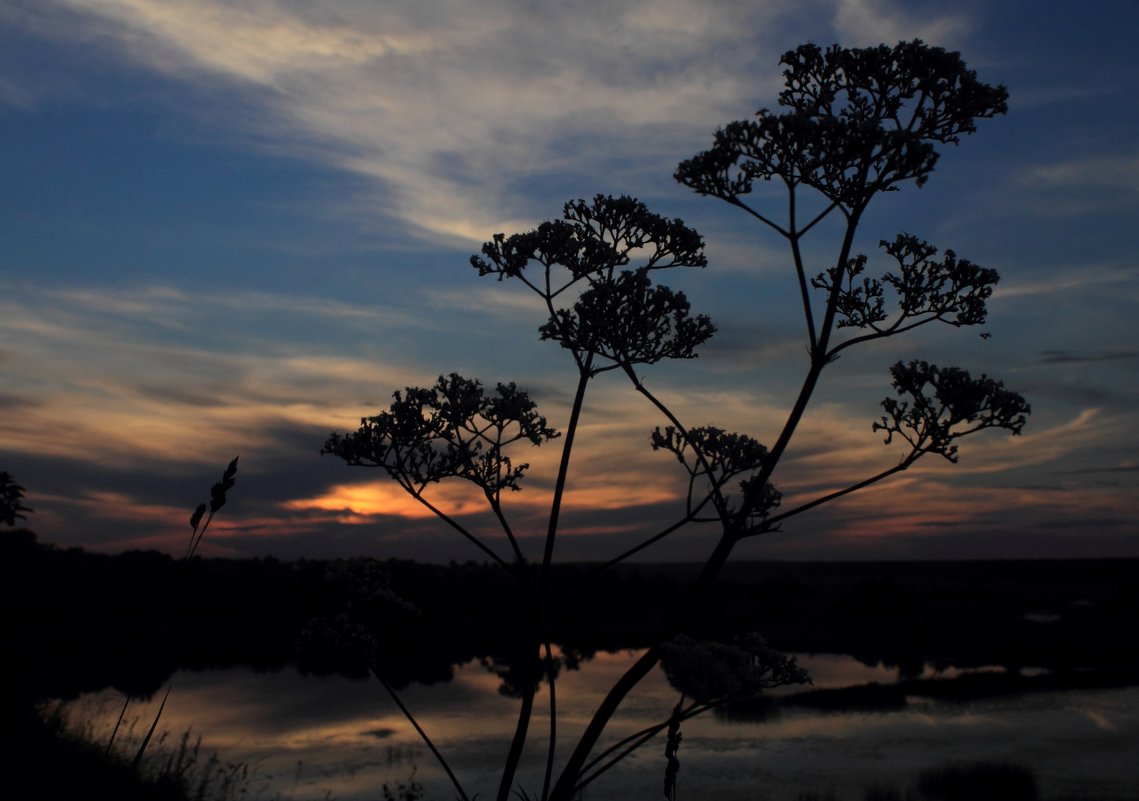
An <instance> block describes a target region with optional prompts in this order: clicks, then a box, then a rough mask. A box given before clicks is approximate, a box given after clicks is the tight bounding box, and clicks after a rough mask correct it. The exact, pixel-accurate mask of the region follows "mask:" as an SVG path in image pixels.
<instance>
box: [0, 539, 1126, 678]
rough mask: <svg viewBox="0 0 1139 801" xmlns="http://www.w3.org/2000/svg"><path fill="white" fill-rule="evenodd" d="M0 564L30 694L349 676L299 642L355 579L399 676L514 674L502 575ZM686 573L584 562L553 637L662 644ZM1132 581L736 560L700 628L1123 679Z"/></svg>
mask: <svg viewBox="0 0 1139 801" xmlns="http://www.w3.org/2000/svg"><path fill="white" fill-rule="evenodd" d="M0 557H2V562H0V565H2V567H0V579H2V581H3V584H2V586H3V590H2V592H3V593H4V600H5V601H6V602H7V604H8V608H9V609H14V610H17V614H16V616H15V617H16V620H15V623H14V626H13V631H12V633H11V636H10V642H11V644H12V645H13V646H14V647H13V648H11V649H9V650H10V653H13V654H16V655H17V656H16V657H15V658H14V660H13V661H14V662H15V663H16V664H15V667H16V669H17V674H18V675H20V676H22V677H23V679H24V681H22V682H20V683H21V684H22V685H23V687H24V691H25V692H26V693H27V695H25V700H34V699H36V698H40V699H42V698H52V697H64V698H66V697H73V696H74V695H75V694H77V693H79V692H85V691H90V690H94V689H101V688H103V687H107V686H114V687H118V688H119V689H122V690H124V691H128V692H131V693H133V694H137V695H147V694H149V693H151V692H153V691H154V690H156V689H157V688H158V687H159V686H161V685H162V684H163V683H164V681H165V679H166V677H168V676H169V675H170V674H171V673H172V672H173V671H174V670H176V669H178V668H191V669H195V668H209V667H225V666H230V665H241V664H244V665H249V666H251V667H253V668H254V669H258V670H273V669H279V668H283V667H286V666H288V665H299V666H300V667H301V668H302V669H303V670H308V671H313V672H342V673H346V674H352V673H359V672H361V670H362V667H361V665H360V664H358V663H357V664H353V659H352V654H351V653H350V649H349V651H347V652H343V653H338V652H337V651H336V649H335V648H332V649H330V648H325V647H323V645H322V644H321V642H319V641H318V642H317V643H316V645H317V646H318V647H315V648H314V647H309V648H307V649H306V648H303V647H302V648H298V643H303V642H304V641H305V640H306V637H307V639H308V640H310V646H311V645H312V642H311V640H312V639H313V638H312V636H311V635H312V632H313V629H314V622H319V621H322V620H325V621H327V620H334V619H335V618H336V617H337V615H339V614H340V613H341V612H342V611H343V609H344V606H345V603H346V602H347V601H348V600H350V598H349V596H350V595H351V594H352V593H353V592H357V593H358V592H359V591H360V587H359V586H356V585H358V584H359V583H360V582H361V581H366V582H376V581H378V582H380V584H382V585H383V592H382V593H381V594H380V595H382V599H381V601H380V602H379V606H377V607H376V608H375V609H374V610H373V611H374V612H375V616H376V617H378V618H382V619H383V620H384V625H383V627H382V629H381V630H379V632H378V634H379V636H381V637H382V638H383V639H384V641H385V642H386V643H387V644H388V645H389V647H388V648H387V649H386V654H387V658H388V659H389V663H390V667H391V669H392V671H393V675H394V678H395V679H396V680H397V681H400V682H402V681H445V680H447V679H448V678H449V677H450V675H451V668H452V666H453V665H455V664H460V663H462V662H466V661H469V660H470V659H477V658H486V657H491V658H495V659H498V660H500V661H509V653H510V650H511V642H510V640H511V637H510V630H511V626H510V625H509V624H510V622H511V621H512V620H515V619H516V614H517V609H518V604H519V602H520V598H519V595H518V592H517V591H516V590H514V589H512V588H511V586H510V585H509V583H508V582H505V581H503V580H502V574H501V572H500V571H498V570H497V569H496V568H494V567H493V566H488V565H480V564H475V563H465V564H455V563H452V564H450V565H427V564H421V563H415V562H406V561H395V560H391V561H383V562H380V561H376V560H363V559H362V560H348V561H335V562H324V561H318V560H300V561H295V562H282V561H278V560H275V559H250V560H226V559H194V560H192V561H191V562H184V561H181V560H177V559H173V558H171V557H169V556H165V555H162V554H158V553H152V552H131V553H125V554H121V555H117V556H108V555H103V554H93V553H88V552H85V551H81V550H78V549H70V550H60V549H56V548H53V547H51V546H46V545H40V544H36V543H34V541H33V542H28V541H27V540H25V541H23V542H22V543H21V542H19V541H18V540H7V541H5V542H4V545H3V549H2V553H0ZM695 569H696V566H694V565H676V564H665V565H642V564H633V565H627V566H623V567H620V568H618V569H615V570H613V571H609V572H607V573H604V574H601V576H599V577H597V578H595V579H593V580H591V581H588V582H586V583H584V584H582V580H583V579H584V578H585V577H587V576H588V575H589V573H590V571H591V566H587V565H565V566H561V567H559V568H558V570H557V573H556V581H557V582H558V586H559V587H561V588H563V589H564V590H565V592H566V593H567V596H566V603H565V604H564V606H565V608H566V612H565V614H563V615H561V616H560V617H559V618H558V619H557V620H556V622H555V623H556V630H555V631H554V632H552V634H551V636H552V639H553V640H554V641H556V642H558V643H560V644H562V645H563V646H564V647H565V648H566V649H567V650H568V651H569V652H570V653H571V654H572V658H571V661H572V660H573V659H581V660H585V659H588V658H590V657H591V656H592V654H593V653H596V652H597V651H603V650H619V649H623V648H635V647H642V646H645V645H648V644H650V643H652V642H655V641H657V640H658V639H659V638H660V637H661V636H662V635H663V633H664V632H665V629H666V623H667V621H668V619H669V618H670V615H671V610H672V609H673V607H674V606H675V604H676V602H677V599H678V598H681V597H683V588H684V585H685V580H686V579H687V578H688V577H689V576H690V575H691V574H692V572H693V571H694V570H695ZM1136 576H1139V559H1127V560H1121V559H1102V560H1070V561H1068V560H1063V561H1057V560H1040V561H983V562H967V561H954V562H933V561H922V562H830V563H800V562H741V563H736V564H731V565H729V566H728V567H727V569H726V570H725V572H724V575H723V578H722V580H721V581H720V582H719V584H718V589H719V592H717V593H716V594H715V595H716V597H715V598H714V600H713V601H712V603H710V604H709V606H708V607H707V609H706V612H705V614H703V615H702V616H701V618H702V620H703V621H704V629H705V630H704V631H701V632H699V634H701V635H702V636H708V637H726V636H730V635H731V634H734V633H739V632H742V631H745V630H754V631H758V632H759V633H761V634H763V635H764V636H765V637H766V638H767V639H768V641H769V642H771V644H772V645H774V646H775V647H776V648H779V649H781V650H783V651H786V652H797V653H804V652H806V653H841V654H850V655H853V656H854V657H855V658H857V659H859V660H861V661H863V662H865V663H866V664H870V665H876V664H879V663H885V664H886V665H887V666H896V667H897V668H898V669H899V673H900V676H901V679H902V680H903V681H906V680H915V679H916V678H917V677H918V676H920V674H921V671H922V670H923V669H924V668H925V666H926V665H933V666H935V667H939V666H940V667H948V666H953V667H957V668H974V667H979V666H982V665H1000V666H1003V667H1004V668H1005V669H1006V671H1007V673H1008V674H1009V675H1010V676H1014V675H1015V674H1016V673H1017V672H1018V671H1019V670H1020V668H1023V667H1034V668H1041V669H1044V670H1045V671H1047V672H1048V673H1049V674H1050V675H1052V676H1064V675H1076V674H1077V673H1078V672H1081V671H1082V672H1084V673H1087V672H1089V671H1091V672H1095V673H1098V674H1102V675H1104V676H1108V675H1111V676H1116V677H1124V678H1123V679H1120V680H1122V681H1124V682H1125V683H1130V679H1129V678H1127V677H1131V676H1135V675H1139V638H1136V637H1134V635H1133V634H1132V633H1131V632H1133V625H1134V620H1135V619H1136V618H1137V617H1139V582H1136V581H1135V580H1134V577H1136ZM345 577H347V580H346V579H345ZM573 588H576V589H573ZM373 589H374V588H373ZM375 597H376V595H375V593H373V599H374V598H375ZM357 608H359V603H358V602H357ZM456 610H457V612H456ZM317 628H319V626H317ZM306 632H307V634H306ZM317 639H318V640H319V638H317ZM569 667H571V668H572V665H570V666H569ZM1055 680H1057V679H1053V681H1055ZM985 681H990V682H992V681H993V680H992V679H986V680H985ZM1005 681H1011V680H1008V679H1006V680H1005ZM1038 683H1041V686H1043V682H1038ZM960 686H964V685H960ZM1024 686H1026V687H1030V686H1031V683H1029V684H1026V685H1024ZM815 692H820V691H815Z"/></svg>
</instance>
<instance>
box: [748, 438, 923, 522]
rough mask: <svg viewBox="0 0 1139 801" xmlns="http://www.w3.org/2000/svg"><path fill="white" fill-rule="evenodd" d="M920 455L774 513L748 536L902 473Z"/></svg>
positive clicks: (919, 452) (913, 454) (912, 456)
mask: <svg viewBox="0 0 1139 801" xmlns="http://www.w3.org/2000/svg"><path fill="white" fill-rule="evenodd" d="M920 455H921V451H914V452H913V453H911V454H910V455H909V456H907V457H906V458H905V459H903V460H902V461H901V462H899V463H898V464H896V465H894V466H893V467H891V468H889V469H887V470H883V471H882V472H881V473H878V474H877V475H874V476H871V477H870V478H867V479H865V480H863V481H859V482H858V483H857V484H851V485H850V486H849V487H846V488H845V489H841V490H836V491H834V492H831V493H828V494H826V495H823V496H822V497H820V498H816V499H815V500H813V501H811V502H809V503H805V504H802V505H801V506H796V507H795V508H794V509H791V510H790V511H787V512H782V513H780V514H777V515H773V516H771V517H769V518H767V519H766V520H764V521H763V528H762V529H761V530H760V531H756V532H748V534H747V535H746V536H751V535H752V534H753V533H755V534H761V533H763V531H765V530H770V528H771V526H774V525H777V524H778V523H780V522H781V521H783V520H786V519H787V518H789V517H794V516H795V515H798V514H802V513H803V512H806V511H807V510H808V509H814V508H815V507H816V506H822V505H823V504H824V503H829V502H830V501H833V500H837V499H838V498H841V497H843V496H844V495H850V494H851V493H852V492H858V490H860V489H865V488H866V487H869V486H870V485H871V484H876V483H878V482H879V481H881V480H882V479H884V478H889V477H890V476H892V475H894V474H895V473H900V472H902V471H903V470H906V469H908V468H909V467H910V465H912V464H913V463H914V462H916V461H917V459H918V457H919V456H920Z"/></svg>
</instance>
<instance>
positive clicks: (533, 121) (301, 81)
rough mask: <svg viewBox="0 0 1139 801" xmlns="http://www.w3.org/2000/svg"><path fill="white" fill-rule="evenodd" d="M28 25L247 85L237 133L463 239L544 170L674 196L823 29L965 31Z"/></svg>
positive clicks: (207, 84)
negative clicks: (349, 177)
mask: <svg viewBox="0 0 1139 801" xmlns="http://www.w3.org/2000/svg"><path fill="white" fill-rule="evenodd" d="M58 9H66V10H68V11H69V12H70V13H68V14H58V13H53V12H55V11H56V10H58ZM13 16H14V17H15V18H16V19H18V20H19V21H20V22H21V24H23V25H24V26H25V27H27V28H30V29H34V30H37V31H38V32H39V33H41V35H45V36H53V37H61V36H63V37H71V38H73V39H77V40H79V41H83V42H86V43H89V44H90V45H91V46H94V47H98V48H101V49H103V50H105V51H108V52H111V53H113V54H115V55H117V56H120V57H123V58H126V59H128V60H130V61H131V62H133V63H136V64H140V65H142V66H143V67H145V68H146V69H149V70H152V71H154V72H156V73H158V74H161V75H165V76H167V77H170V78H173V79H175V80H177V81H181V82H187V83H190V84H193V85H196V86H199V87H201V88H202V89H203V90H204V92H205V94H206V96H208V93H209V91H210V90H211V89H224V88H236V89H238V90H240V91H242V92H243V93H244V94H245V98H246V104H247V109H246V111H245V112H244V113H243V114H241V115H240V116H239V117H237V118H233V117H232V116H231V117H230V120H229V121H230V123H231V124H233V125H236V126H238V127H239V129H241V130H242V131H243V133H244V135H245V136H246V137H247V138H248V139H249V141H250V142H251V143H253V144H260V145H261V146H269V147H273V148H276V149H283V150H284V151H285V152H289V151H292V152H295V153H298V154H303V155H304V157H306V158H318V159H320V160H323V161H324V162H325V163H327V164H330V165H332V166H335V167H338V168H340V169H343V170H346V171H348V172H351V173H353V174H356V175H359V176H363V177H365V178H366V179H368V180H369V181H371V182H372V183H373V185H374V186H375V191H373V192H371V193H369V194H368V196H367V197H364V198H360V201H361V202H362V203H363V204H364V205H365V206H370V207H371V208H373V209H374V210H375V212H376V214H377V215H379V216H381V217H386V218H388V219H391V220H397V221H400V223H402V224H403V225H406V226H409V227H410V228H411V229H412V230H413V231H416V232H417V233H418V235H419V236H421V237H423V238H426V239H429V240H433V241H437V242H449V243H452V244H454V243H461V244H463V245H469V244H471V243H477V242H480V241H482V240H483V239H485V238H486V237H487V236H488V234H489V233H493V232H494V231H498V230H516V229H519V228H523V227H527V226H528V225H529V224H531V223H532V222H533V221H534V220H535V219H536V218H537V219H540V216H539V215H535V213H534V211H533V209H532V208H531V206H530V204H529V203H528V199H529V198H530V197H532V189H531V188H530V187H531V185H532V184H534V183H535V182H541V181H542V180H543V179H544V178H546V177H549V176H569V175H579V176H589V177H590V178H591V180H592V181H593V182H596V183H597V185H598V186H599V187H600V188H604V187H606V186H609V185H610V184H611V182H612V178H613V176H614V175H615V174H624V175H626V176H628V175H632V174H635V173H636V172H637V171H638V170H641V169H643V168H644V165H645V164H647V163H652V162H653V161H659V163H660V164H661V165H662V167H661V172H660V176H661V178H660V179H657V180H656V182H655V185H656V186H660V185H662V184H667V175H668V172H669V170H670V165H672V164H674V163H675V162H676V160H677V158H678V157H684V156H687V155H690V153H689V151H690V150H691V149H692V147H693V143H694V142H697V143H698V142H703V141H704V140H705V139H706V138H707V136H708V134H709V133H710V123H709V121H710V120H712V121H727V120H729V119H733V118H735V117H738V116H741V115H743V114H746V113H748V111H750V110H751V109H752V108H753V107H755V106H757V105H759V104H763V103H770V102H771V95H773V94H774V91H775V89H776V87H777V84H776V82H777V81H778V71H777V70H775V69H773V67H774V66H775V62H776V60H777V58H778V55H779V54H780V53H781V52H782V51H783V50H785V49H786V48H787V47H788V46H790V45H789V42H790V43H791V44H793V43H794V42H795V41H796V39H797V38H799V37H803V38H813V37H814V36H817V31H818V30H819V27H820V26H819V21H818V20H819V19H820V18H821V19H827V18H828V17H830V19H831V24H830V26H829V28H830V30H831V31H833V35H834V36H835V37H836V38H839V39H843V40H849V41H848V43H862V41H861V40H863V39H866V40H873V41H875V42H877V41H890V40H897V39H901V38H913V37H914V36H924V37H927V38H931V39H936V40H937V41H939V42H942V43H946V42H949V43H951V42H952V41H953V40H954V39H955V37H959V36H960V34H961V32H962V31H963V30H964V29H965V23H964V21H963V17H961V16H960V15H955V14H947V13H944V12H943V11H940V10H926V11H923V12H915V11H912V10H907V9H906V8H905V7H904V6H903V5H900V4H897V3H890V2H884V0H874V1H873V2H871V0H841V2H838V3H837V4H832V3H830V2H825V1H824V0H815V2H811V3H808V4H807V6H806V7H805V6H804V5H803V4H802V3H790V2H785V1H783V0H781V1H780V2H767V3H762V4H759V3H752V4H740V3H734V2H728V1H727V0H716V1H715V2H695V0H670V2H667V3H661V2H655V1H650V0H624V2H620V3H611V4H605V5H603V6H596V5H591V6H589V9H588V13H582V8H580V7H579V6H578V4H573V3H570V4H541V5H537V6H535V5H533V4H528V3H520V2H514V0H496V1H495V2H492V3H481V4H479V5H478V6H477V7H475V6H472V5H470V4H469V3H461V2H454V0H439V1H438V2H432V3H411V2H394V3H384V4H382V5H377V4H371V3H362V2H352V3H341V4H337V5H335V6H329V5H327V4H319V5H317V4H296V3H290V2H285V0H261V2H258V3H256V4H254V5H248V4H236V3H230V2H225V0H202V2H196V3H168V2H160V0H116V1H115V2H108V1H105V0H97V1H96V2H89V1H88V0H52V2H51V3H50V4H43V5H41V6H40V7H38V8H37V7H33V6H27V7H25V9H24V13H23V14H22V15H13ZM808 17H809V18H810V24H809V25H807V24H806V23H805V21H804V20H805V19H806V18H808ZM49 20H50V24H49ZM823 27H824V28H826V27H828V26H826V25H824V26H823ZM810 31H813V32H815V33H809V32H810ZM760 68H762V69H760ZM756 75H761V76H768V77H767V78H761V80H760V83H758V84H757V82H756V79H755V78H754V76H756ZM764 81H767V83H764ZM570 183H580V180H575V181H570ZM638 183H641V182H639V181H638ZM646 189H647V187H646Z"/></svg>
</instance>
